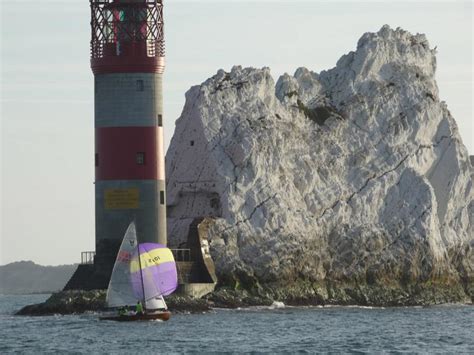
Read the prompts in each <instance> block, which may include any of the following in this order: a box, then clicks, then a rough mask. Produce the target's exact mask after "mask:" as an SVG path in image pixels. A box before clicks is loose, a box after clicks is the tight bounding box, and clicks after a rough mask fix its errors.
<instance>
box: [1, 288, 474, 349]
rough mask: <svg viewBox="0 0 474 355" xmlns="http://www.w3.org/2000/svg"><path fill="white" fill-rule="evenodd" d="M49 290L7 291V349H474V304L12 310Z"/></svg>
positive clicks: (3, 319) (3, 337)
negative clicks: (137, 317) (33, 313)
mask: <svg viewBox="0 0 474 355" xmlns="http://www.w3.org/2000/svg"><path fill="white" fill-rule="evenodd" d="M48 296H49V295H28V296H7V295H3V296H0V354H5V353H11V352H21V353H47V352H49V353H52V352H58V353H84V354H95V353H114V354H119V353H122V354H132V353H133V354H153V353H173V352H175V353H182V352H192V353H206V352H272V353H274V352H286V353H296V352H307V353H314V352H336V353H348V352H363V353H380V352H390V353H401V352H408V353H434V352H436V353H451V354H454V353H466V354H467V353H470V354H473V353H474V327H473V326H474V307H473V306H463V305H445V306H434V307H407V308H370V307H306V308H305V307H281V306H282V305H279V307H274V308H273V309H272V308H271V307H270V308H259V307H256V308H248V309H239V310H223V309H217V310H214V311H212V312H208V313H203V314H174V315H172V317H171V319H170V320H169V321H168V322H159V321H152V322H131V323H128V322H125V323H121V322H113V321H100V320H99V318H98V316H99V315H98V314H94V313H90V314H83V315H68V316H60V315H56V316H48V317H26V316H13V312H14V311H16V310H18V309H19V308H21V307H22V306H24V305H26V304H31V303H38V302H41V301H43V300H45V299H46V298H47V297H48Z"/></svg>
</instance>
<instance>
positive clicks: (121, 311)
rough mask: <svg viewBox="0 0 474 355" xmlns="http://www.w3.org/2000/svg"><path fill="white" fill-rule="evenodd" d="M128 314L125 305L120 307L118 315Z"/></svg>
mask: <svg viewBox="0 0 474 355" xmlns="http://www.w3.org/2000/svg"><path fill="white" fill-rule="evenodd" d="M126 314H127V310H126V309H125V307H120V308H119V309H118V315H119V316H125V315H126Z"/></svg>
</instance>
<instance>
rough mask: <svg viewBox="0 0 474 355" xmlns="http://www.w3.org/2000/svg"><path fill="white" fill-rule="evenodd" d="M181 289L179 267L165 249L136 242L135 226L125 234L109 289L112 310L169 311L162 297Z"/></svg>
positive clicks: (132, 225)
mask: <svg viewBox="0 0 474 355" xmlns="http://www.w3.org/2000/svg"><path fill="white" fill-rule="evenodd" d="M177 287H178V277H177V271H176V263H175V261H174V258H173V254H172V253H171V250H170V249H168V248H166V247H165V246H164V245H161V244H155V243H142V244H138V242H137V233H136V228H135V223H134V222H132V223H131V224H130V226H129V227H128V229H127V232H126V233H125V236H124V238H123V241H122V244H121V246H120V250H119V252H118V254H117V259H116V260H115V264H114V269H113V271H112V276H111V278H110V283H109V287H108V289H107V298H106V302H107V305H108V306H109V307H121V306H126V305H134V304H136V303H137V301H141V302H142V304H143V305H144V306H145V308H146V309H157V308H166V304H165V303H164V300H163V297H162V296H167V295H169V294H171V293H172V292H173V291H174V290H176V288H177Z"/></svg>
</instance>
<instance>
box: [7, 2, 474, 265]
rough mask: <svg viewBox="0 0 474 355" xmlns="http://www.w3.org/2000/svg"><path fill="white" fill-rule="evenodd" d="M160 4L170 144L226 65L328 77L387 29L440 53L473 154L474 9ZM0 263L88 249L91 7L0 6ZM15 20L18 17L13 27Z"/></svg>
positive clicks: (444, 95) (444, 84) (441, 79)
mask: <svg viewBox="0 0 474 355" xmlns="http://www.w3.org/2000/svg"><path fill="white" fill-rule="evenodd" d="M164 3H165V38H166V57H167V59H166V62H167V66H166V71H165V79H164V107H165V118H164V125H165V145H166V148H167V146H168V144H169V141H170V139H171V137H172V135H173V131H174V122H175V120H176V119H177V118H178V117H179V115H180V113H181V110H182V108H183V105H184V93H185V92H186V91H187V90H188V89H189V88H190V87H191V86H192V85H197V84H200V83H201V82H203V81H204V80H206V79H207V78H209V77H210V76H212V75H214V74H215V73H216V72H217V70H218V69H220V68H223V69H225V70H230V69H231V67H232V66H233V65H242V66H252V67H257V68H261V67H270V68H271V72H272V75H273V77H274V79H275V81H276V80H277V79H278V77H279V76H280V75H282V74H283V73H285V72H287V73H290V74H293V73H294V71H295V70H296V69H297V68H298V67H301V66H305V67H307V68H309V69H311V70H313V71H315V72H320V71H321V70H325V69H330V68H332V67H334V66H335V64H336V62H337V60H338V59H339V58H340V57H341V56H342V55H343V54H345V53H347V52H349V51H351V50H355V48H356V44H357V41H358V39H359V38H360V37H361V36H362V34H363V33H365V32H375V31H378V30H379V29H380V28H381V27H382V26H383V25H384V24H389V25H390V26H391V27H393V28H396V27H402V28H403V29H405V30H408V31H410V32H412V33H417V32H419V33H425V34H426V35H427V37H428V40H429V42H430V45H431V46H432V47H434V46H437V50H438V55H437V63H438V69H437V82H438V87H439V90H440V97H441V100H444V101H446V102H447V104H448V108H449V109H450V110H451V112H452V114H453V116H454V118H455V119H456V121H457V123H458V127H459V130H460V133H461V136H462V139H463V141H464V144H465V145H466V146H467V148H468V151H469V152H470V154H474V120H473V118H474V117H473V102H472V101H473V100H472V97H473V47H474V46H473V32H474V28H473V4H472V2H471V1H464V2H463V1H456V0H452V1H419V2H415V1H403V0H402V1H400V0H399V1H375V0H374V1H366V2H362V1H356V0H352V1H327V2H323V1H317V0H314V1H310V0H307V1H294V0H293V1H291V0H288V1H267V0H260V1H258V0H255V1H238V0H227V1H226V0H219V1H205V0H200V1H178V0H170V1H166V0H165V1H164ZM0 4H1V5H0V6H1V7H0V12H1V27H2V28H1V39H0V50H1V52H0V66H1V77H0V81H1V89H0V105H1V126H0V131H1V148H0V149H1V152H0V153H1V154H0V156H1V177H0V178H1V187H2V188H1V195H0V197H1V206H0V207H1V217H0V225H1V238H0V265H3V264H7V263H10V262H13V261H19V260H33V261H34V262H36V263H39V264H42V265H58V264H71V263H76V262H79V261H80V253H81V252H82V251H92V250H94V245H95V242H94V240H95V239H94V238H95V236H94V184H93V183H94V136H93V133H94V117H93V75H92V73H91V71H90V68H89V40H90V33H89V32H90V25H89V21H90V19H89V16H90V13H89V11H90V10H89V1H87V0H54V1H53V0H49V1H48V0H43V1H41V0H35V1H21V0H15V1H6V0H0ZM20 19H21V20H20Z"/></svg>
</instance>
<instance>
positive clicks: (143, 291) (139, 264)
mask: <svg viewBox="0 0 474 355" xmlns="http://www.w3.org/2000/svg"><path fill="white" fill-rule="evenodd" d="M137 254H138V267H139V269H140V281H141V283H142V294H143V300H142V307H143V313H145V312H146V300H145V285H144V284H143V272H142V260H141V257H140V244H139V243H138V240H137Z"/></svg>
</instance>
